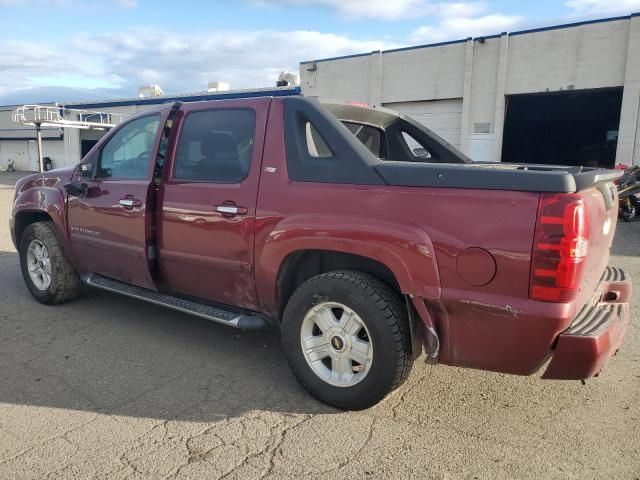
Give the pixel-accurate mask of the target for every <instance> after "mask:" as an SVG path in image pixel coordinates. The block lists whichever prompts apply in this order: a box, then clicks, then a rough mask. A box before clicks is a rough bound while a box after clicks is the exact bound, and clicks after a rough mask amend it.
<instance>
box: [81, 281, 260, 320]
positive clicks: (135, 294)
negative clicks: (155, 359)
mask: <svg viewBox="0 0 640 480" xmlns="http://www.w3.org/2000/svg"><path fill="white" fill-rule="evenodd" d="M85 281H86V282H87V284H88V285H90V286H92V287H96V288H100V289H102V290H107V291H109V292H114V293H119V294H121V295H126V296H127V297H132V298H137V299H138V300H144V301H145V302H149V303H153V304H156V305H161V306H163V307H167V308H171V309H173V310H178V311H179V312H183V313H188V314H189V315H195V316H196V317H200V318H206V319H207V320H211V321H213V322H217V323H222V324H224V325H229V326H231V327H235V328H239V329H241V330H265V329H267V328H269V327H270V324H269V321H268V320H267V319H266V318H263V317H259V316H257V315H244V314H241V313H235V312H230V311H228V310H223V309H222V308H217V307H210V306H209V305H203V304H201V303H197V302H193V301H191V300H185V299H182V298H178V297H174V296H172V295H166V294H164V293H159V292H156V291H153V290H148V289H146V288H142V287H137V286H135V285H130V284H128V283H124V282H120V281H118V280H112V279H110V278H107V277H103V276H101V275H97V274H95V273H92V274H90V275H89V276H88V277H87V278H86V279H85Z"/></svg>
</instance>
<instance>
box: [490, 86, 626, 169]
mask: <svg viewBox="0 0 640 480" xmlns="http://www.w3.org/2000/svg"><path fill="white" fill-rule="evenodd" d="M621 108H622V88H615V89H599V90H589V91H566V92H558V93H549V94H532V95H511V96H509V97H507V111H506V118H505V126H504V140H503V147H502V161H503V162H514V163H538V164H547V165H584V166H590V167H597V166H599V167H605V168H613V166H614V165H615V158H616V147H617V144H618V128H619V125H620V111H621Z"/></svg>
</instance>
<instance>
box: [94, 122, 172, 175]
mask: <svg viewBox="0 0 640 480" xmlns="http://www.w3.org/2000/svg"><path fill="white" fill-rule="evenodd" d="M159 124H160V115H151V116H148V117H143V118H139V119H137V120H134V121H133V122H131V123H129V124H127V125H125V126H124V127H122V128H121V129H120V130H118V132H116V134H115V135H114V136H113V137H112V138H111V139H110V140H109V141H108V142H107V144H106V145H105V146H104V147H103V148H102V152H101V154H100V162H99V167H98V172H97V175H96V176H97V177H101V178H111V179H124V178H133V179H142V178H147V174H148V172H149V160H150V159H151V150H152V149H153V142H154V140H155V138H156V135H157V133H158V125H159Z"/></svg>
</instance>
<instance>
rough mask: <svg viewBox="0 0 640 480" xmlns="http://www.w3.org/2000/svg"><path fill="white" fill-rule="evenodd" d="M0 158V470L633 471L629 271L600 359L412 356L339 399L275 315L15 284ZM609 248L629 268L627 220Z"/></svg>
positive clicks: (634, 231) (139, 474)
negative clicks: (262, 322) (389, 387)
mask: <svg viewBox="0 0 640 480" xmlns="http://www.w3.org/2000/svg"><path fill="white" fill-rule="evenodd" d="M16 178H17V175H15V174H0V479H12V480H13V479H16V480H17V479H43V478H51V479H52V478H64V479H75V478H77V479H89V478H102V479H124V478H131V479H142V478H144V479H147V478H154V479H155V478H177V479H186V478H190V479H221V478H225V479H231V478H241V479H252V478H270V479H271V478H274V479H275V478H283V479H284V478H287V479H290V478H320V479H331V480H336V479H342V478H349V479H362V478H371V479H379V478H399V479H408V478H420V479H422V478H427V479H431V478H432V479H513V478H518V479H525V478H526V479H537V480H539V479H581V480H582V479H605V478H606V479H608V478H610V479H616V480H622V479H630V480H634V479H640V330H639V327H638V325H639V321H638V312H640V310H639V305H638V303H639V298H640V287H637V288H636V289H635V292H634V295H633V305H632V315H633V320H632V325H631V326H630V328H629V331H628V334H627V337H626V341H625V343H624V345H623V347H622V349H621V351H620V352H619V354H618V355H617V356H616V357H615V358H613V359H612V361H611V362H610V363H609V364H608V365H607V367H606V368H605V370H604V372H603V373H602V375H601V376H600V377H598V378H595V379H592V380H589V381H588V382H587V383H586V385H582V384H581V383H580V382H577V381H572V382H562V381H542V380H540V378H539V375H537V376H533V377H516V376H509V375H501V374H495V373H488V372H481V371H473V370H464V369H458V368H451V367H446V366H429V365H425V364H424V361H423V360H422V359H420V360H418V361H417V362H416V364H415V366H414V369H413V372H412V374H411V377H410V379H409V380H408V382H407V383H406V384H405V385H404V386H403V387H402V388H401V389H400V390H398V391H397V392H396V393H395V394H394V395H392V396H391V397H389V398H387V399H386V400H385V401H384V402H382V403H381V404H379V405H378V406H376V407H374V408H372V409H370V410H367V411H364V412H357V413H354V412H341V411H337V410H335V409H332V408H330V407H327V406H325V405H323V404H321V403H319V402H318V401H316V400H314V399H313V398H312V397H310V396H309V395H308V394H307V393H305V391H304V390H302V388H301V387H300V386H299V385H298V384H297V382H296V381H295V379H294V378H293V375H292V374H291V373H290V371H289V369H288V367H287V364H286V362H285V360H284V357H283V355H282V353H281V351H280V347H279V337H278V334H277V333H276V332H253V333H246V332H240V331H237V330H234V329H231V328H228V327H225V326H222V325H217V324H214V323H210V322H207V321H206V320H202V319H198V318H195V317H190V316H187V315H184V314H180V313H176V312H173V311H170V310H166V309H163V308H161V307H156V306H153V305H148V304H144V303H141V302H139V301H136V300H133V299H129V298H125V297H121V296H117V295H115V294H110V293H107V292H99V291H91V292H90V293H89V294H87V295H85V296H83V297H81V298H80V299H78V300H77V301H74V302H72V303H69V304H65V305H61V306H57V307H47V306H43V305H40V304H38V303H37V302H35V301H34V300H33V299H32V298H31V296H30V295H29V293H28V291H27V289H26V288H25V286H24V284H23V281H22V277H21V275H20V270H19V265H18V264H19V261H18V254H17V253H16V251H15V249H14V248H13V245H12V244H11V240H10V237H9V232H8V228H7V221H8V218H9V212H10V207H11V202H12V198H13V197H12V193H13V183H14V181H15V179H16ZM612 253H613V257H612V263H613V264H614V265H618V266H621V267H624V268H625V269H626V270H627V272H628V273H629V274H630V275H631V276H632V277H634V278H637V279H640V222H639V223H632V224H623V223H622V224H620V225H619V226H618V232H617V236H616V241H615V244H614V247H613V252H612Z"/></svg>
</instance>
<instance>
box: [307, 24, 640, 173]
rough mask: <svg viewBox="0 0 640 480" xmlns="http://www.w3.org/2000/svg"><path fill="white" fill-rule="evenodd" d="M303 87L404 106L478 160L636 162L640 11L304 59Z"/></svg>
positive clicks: (639, 132) (638, 147) (639, 156)
mask: <svg viewBox="0 0 640 480" xmlns="http://www.w3.org/2000/svg"><path fill="white" fill-rule="evenodd" d="M300 83H301V88H302V92H303V94H305V95H314V96H316V95H317V96H323V97H332V98H339V99H348V100H354V101H362V102H367V103H369V104H372V105H382V106H385V107H389V108H393V109H397V110H399V111H401V112H404V113H407V114H409V115H411V116H412V117H414V118H415V119H417V120H418V121H420V122H421V123H423V124H425V125H426V126H428V127H430V128H431V129H432V130H434V131H435V132H437V133H438V134H440V135H441V136H442V137H444V138H445V139H446V140H447V141H448V142H450V143H451V144H453V145H455V146H456V147H458V148H460V149H461V150H462V151H463V152H464V153H467V154H468V155H469V156H470V157H471V158H473V159H474V160H478V161H500V160H502V161H517V162H527V163H532V162H535V163H564V164H596V163H597V164H601V165H605V166H613V164H614V162H615V163H624V164H632V163H640V122H639V120H638V115H639V103H640V14H634V15H630V16H626V17H617V18H611V19H603V20H596V21H590V22H582V23H576V24H570V25H561V26H554V27H548V28H541V29H536V30H527V31H522V32H514V33H502V34H500V35H494V36H488V37H482V38H473V39H472V38H469V39H466V40H460V41H453V42H447V43H441V44H435V45H423V46H416V47H409V48H402V49H396V50H388V51H382V52H379V51H378V52H371V53H365V54H360V55H351V56H347V57H341V58H333V59H324V60H314V61H307V62H303V63H301V64H300Z"/></svg>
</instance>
